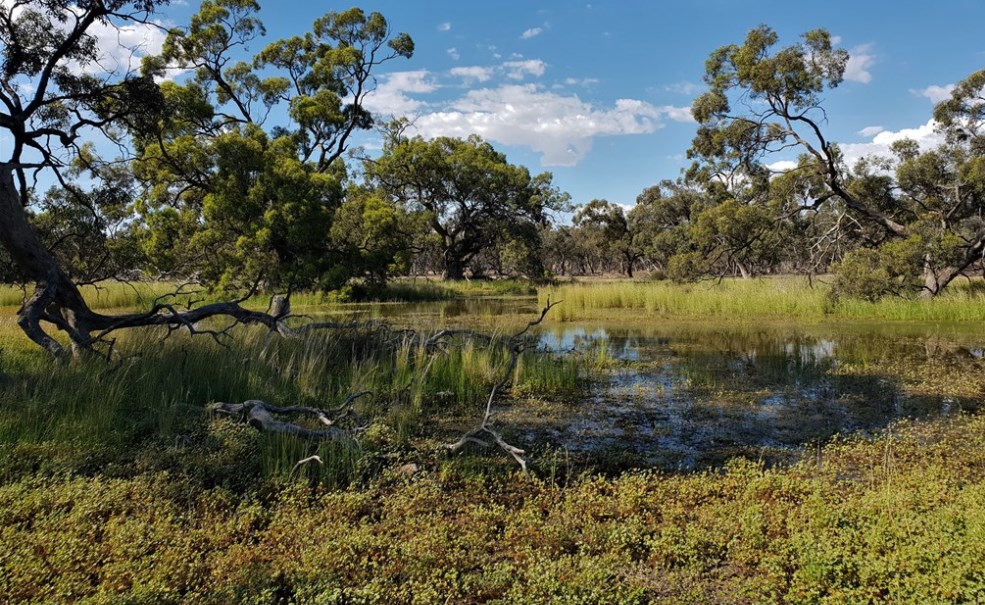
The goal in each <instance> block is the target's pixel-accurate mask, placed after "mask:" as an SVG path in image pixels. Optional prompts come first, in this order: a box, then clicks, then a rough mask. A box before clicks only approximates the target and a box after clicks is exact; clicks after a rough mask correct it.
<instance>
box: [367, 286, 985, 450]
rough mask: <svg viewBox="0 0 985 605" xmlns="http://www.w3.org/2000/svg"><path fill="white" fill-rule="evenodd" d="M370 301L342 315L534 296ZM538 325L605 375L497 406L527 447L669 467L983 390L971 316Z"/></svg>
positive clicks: (478, 314) (923, 408)
mask: <svg viewBox="0 0 985 605" xmlns="http://www.w3.org/2000/svg"><path fill="white" fill-rule="evenodd" d="M369 309H370V308H369V307H366V308H354V309H352V310H354V311H357V312H360V313H364V314H366V313H372V314H373V315H374V316H376V317H380V318H384V319H389V320H392V321H397V322H407V323H409V324H412V325H414V326H416V327H418V328H423V327H425V326H434V327H435V328H437V327H439V326H449V325H459V324H461V323H466V324H468V325H470V326H471V327H477V325H478V326H479V327H481V326H482V325H484V324H487V325H493V324H495V323H496V322H497V320H499V321H502V320H504V318H510V317H512V318H515V317H516V316H517V315H518V314H519V315H522V316H530V317H532V316H536V313H537V309H536V302H535V301H532V300H528V301H516V300H497V301H455V302H450V303H440V304H436V303H429V304H403V305H384V306H382V307H380V306H376V307H373V308H372V311H370V310H369ZM477 318H478V320H477ZM477 321H478V324H477V323H476V322H477ZM539 330H540V331H539V334H540V336H539V338H540V346H541V348H543V349H546V350H550V351H558V352H570V354H574V355H595V356H599V355H600V354H601V355H602V357H604V358H607V359H609V362H608V363H607V364H606V365H607V370H606V372H604V373H603V374H602V375H601V376H600V377H598V380H597V381H596V382H595V383H594V384H593V386H592V387H591V390H590V393H589V395H588V396H587V397H585V398H583V399H582V400H580V401H574V402H567V404H566V405H563V406H553V407H551V408H550V409H549V410H548V411H544V410H541V411H537V410H530V409H527V408H523V409H521V406H515V407H514V408H513V409H510V410H505V411H504V412H503V413H501V414H500V420H501V424H502V425H503V426H504V428H506V429H507V430H509V431H511V432H513V433H514V434H518V438H519V439H520V440H522V441H525V442H526V443H527V445H529V446H531V447H534V446H538V445H543V444H545V443H546V444H549V445H550V446H553V447H556V448H558V449H563V450H565V451H569V452H574V453H606V454H610V455H611V454H612V453H614V452H621V453H624V454H629V455H632V456H634V457H637V458H638V459H639V460H640V461H641V462H645V463H647V464H653V465H657V466H664V467H668V468H685V469H691V468H697V467H701V466H705V465H708V464H716V463H718V462H720V461H722V460H724V459H726V458H728V457H731V456H734V455H746V456H753V457H756V456H763V457H771V458H772V457H776V456H777V455H782V454H783V453H784V452H792V451H796V450H798V448H800V447H801V446H803V445H805V444H809V443H816V442H819V441H823V440H827V439H829V438H830V437H831V436H833V435H835V434H853V433H863V434H866V433H870V432H872V431H874V430H877V429H880V428H882V427H885V426H886V425H887V424H888V423H889V422H891V421H892V420H894V419H898V418H901V417H914V418H920V417H928V416H934V415H944V414H953V413H957V412H959V411H960V410H974V409H977V407H978V405H979V402H980V400H981V396H982V395H983V393H985V379H983V376H985V373H983V371H982V370H983V369H985V360H983V355H985V329H983V327H980V326H978V325H976V324H935V323H909V322H908V323H886V322H882V323H850V324H836V323H820V324H798V323H796V322H785V323H751V322H741V321H722V320H718V319H716V320H708V321H694V320H691V321H674V320H666V319H663V320H659V319H646V318H640V319H639V320H638V321H635V322H627V321H626V320H624V319H623V320H619V321H611V322H607V321H601V322H585V323H578V322H565V323H558V322H554V323H551V322H550V321H548V322H545V324H543V325H542V326H540V327H539ZM600 350H601V351H603V352H602V353H600Z"/></svg>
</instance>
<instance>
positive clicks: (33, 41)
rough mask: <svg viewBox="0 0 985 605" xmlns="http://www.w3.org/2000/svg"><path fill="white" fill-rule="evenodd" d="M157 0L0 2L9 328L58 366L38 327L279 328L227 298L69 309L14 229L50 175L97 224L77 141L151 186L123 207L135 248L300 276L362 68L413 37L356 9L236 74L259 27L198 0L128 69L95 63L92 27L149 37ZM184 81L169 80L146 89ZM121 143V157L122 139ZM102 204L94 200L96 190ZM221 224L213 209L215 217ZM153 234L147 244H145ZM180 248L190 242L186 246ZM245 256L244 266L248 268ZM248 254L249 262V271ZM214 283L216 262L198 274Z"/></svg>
mask: <svg viewBox="0 0 985 605" xmlns="http://www.w3.org/2000/svg"><path fill="white" fill-rule="evenodd" d="M162 4H165V2H164V0H161V1H158V0H129V1H127V0H72V1H71V2H70V1H68V0H44V1H41V0H22V1H16V2H5V3H0V70H2V74H0V75H2V77H0V130H2V134H3V136H5V137H7V138H9V140H10V141H12V142H11V144H10V146H9V147H7V146H5V147H4V155H3V157H0V243H2V244H3V247H4V248H5V249H6V250H7V252H8V254H9V256H10V259H11V261H12V262H13V263H14V264H15V265H16V266H17V267H18V268H19V272H20V275H21V276H22V277H23V279H25V280H27V281H29V282H33V284H34V290H33V292H32V293H31V294H30V296H28V297H27V299H26V300H25V301H24V305H23V306H22V308H21V310H20V312H19V318H18V323H19V324H20V326H21V327H22V329H23V330H24V331H25V333H26V334H27V335H28V336H29V337H30V338H31V339H32V340H33V341H34V342H36V343H37V344H39V345H41V346H42V347H44V348H45V349H47V350H48V351H50V352H51V353H52V354H55V355H59V356H60V355H62V354H63V353H64V347H63V345H62V344H61V343H60V342H59V341H58V340H57V339H55V338H53V337H52V336H51V335H50V334H49V333H48V330H49V329H51V328H52V327H54V328H56V329H60V330H64V331H65V332H66V333H67V334H68V337H69V339H70V340H71V342H72V344H73V346H74V348H76V349H92V348H93V347H94V346H95V345H97V344H98V343H100V342H103V339H104V338H105V337H107V336H108V335H109V334H110V333H112V332H113V331H115V330H119V329H123V328H128V327H135V326H147V325H165V326H170V327H185V328H187V329H189V330H191V331H195V330H198V329H199V328H197V327H196V325H197V322H199V321H200V320H203V319H207V318H209V317H214V316H226V317H229V318H231V319H232V320H233V321H234V322H257V323H263V324H265V325H267V326H269V327H271V328H276V327H277V322H278V319H279V318H278V317H276V316H274V315H270V314H266V313H259V312H254V311H249V310H247V309H244V308H243V307H242V306H240V304H239V301H232V302H225V303H212V304H207V305H203V306H200V307H196V308H193V309H186V310H179V309H176V308H175V307H173V306H171V305H168V304H164V303H160V304H155V305H154V306H153V307H152V308H150V309H148V310H147V311H145V312H140V313H128V314H123V315H109V314H104V313H99V312H96V311H93V310H92V309H90V308H89V306H88V305H87V304H86V302H85V300H84V299H83V297H82V295H81V294H80V291H79V288H78V287H77V284H76V282H75V281H74V280H73V271H72V270H71V269H69V268H68V267H67V266H66V264H65V263H70V262H71V259H68V258H65V257H59V256H58V255H57V254H56V253H55V252H53V251H52V250H51V249H50V248H49V246H48V245H46V242H45V241H43V239H42V237H41V236H40V234H39V232H38V231H37V229H36V225H35V224H33V223H32V221H31V219H30V214H31V213H30V210H29V206H30V204H31V202H32V190H33V187H34V185H35V183H36V182H37V179H38V178H44V175H46V174H47V175H51V178H53V179H55V181H56V182H58V183H59V184H60V185H61V186H62V187H63V189H64V191H65V192H67V197H65V196H63V199H62V200H61V201H60V202H59V203H60V204H62V205H64V204H66V203H67V202H68V201H71V202H72V203H77V204H80V205H82V207H88V208H91V209H92V211H93V212H94V213H98V212H104V213H105V211H106V209H107V208H109V206H107V205H103V206H102V209H100V208H99V207H96V206H98V205H99V203H98V202H97V201H95V200H94V198H93V197H92V196H87V195H82V194H81V191H80V187H78V186H77V185H76V184H74V183H73V182H71V179H70V176H69V175H68V173H67V169H68V168H69V167H70V165H71V164H72V163H73V162H75V161H77V160H79V159H80V158H81V159H82V160H83V163H84V165H85V168H86V169H87V170H90V171H91V172H92V174H93V175H94V176H95V178H96V180H97V188H98V187H99V186H100V184H101V183H105V181H104V180H103V179H104V176H106V175H107V172H106V170H107V169H108V167H109V166H111V165H112V163H107V162H102V161H100V160H99V158H98V157H96V156H95V155H94V153H93V152H92V151H91V150H89V149H87V148H86V147H85V142H86V141H87V140H89V139H101V140H103V141H104V142H107V141H108V142H109V143H110V144H111V143H117V145H118V146H119V147H120V148H122V149H123V150H124V151H132V152H134V153H135V154H136V155H137V156H138V160H139V161H138V164H137V165H138V167H139V168H138V170H137V173H138V176H139V177H140V179H142V181H143V182H144V183H147V184H148V185H151V186H152V188H151V190H150V194H149V195H148V196H146V198H144V199H142V200H140V204H138V206H137V207H136V210H138V211H139V212H140V213H141V215H142V216H144V217H146V220H147V224H146V226H147V227H148V228H147V229H145V235H146V232H149V233H150V234H151V235H150V237H147V238H145V246H149V247H151V248H154V247H155V246H156V247H157V248H158V249H160V250H165V249H176V248H181V249H183V252H182V253H178V252H175V253H174V256H175V257H176V261H175V262H178V258H177V257H181V256H189V255H191V254H192V252H196V253H197V254H198V255H199V256H200V257H202V258H210V257H211V258H215V257H217V256H218V257H221V259H222V263H239V264H240V266H242V267H245V268H246V269H248V270H250V271H251V272H253V273H254V275H253V276H252V277H253V278H254V279H260V278H268V279H273V280H275V281H277V282H278V283H285V284H287V285H288V286H289V285H290V284H291V283H293V282H294V281H295V280H298V279H301V278H308V277H309V276H311V275H313V274H315V273H316V272H317V269H315V268H313V265H315V264H317V260H316V257H317V255H318V254H319V253H320V252H322V249H323V245H322V244H321V243H319V238H321V241H326V240H327V239H328V226H329V217H330V216H332V214H333V213H334V211H335V208H336V207H337V205H338V203H339V202H340V200H341V193H340V192H341V179H342V171H341V169H340V167H339V163H338V161H337V160H338V158H339V157H341V155H342V154H343V153H344V152H345V150H346V148H347V146H348V142H349V139H350V136H351V135H352V133H353V132H355V131H356V130H358V129H362V128H366V127H368V126H370V125H371V123H372V118H371V116H369V114H368V113H367V112H366V111H365V110H364V109H363V108H362V101H363V100H364V99H365V96H366V94H368V92H369V90H370V88H371V86H372V75H371V72H372V69H373V68H374V67H376V66H377V65H379V64H380V63H381V62H383V61H387V60H389V59H391V58H396V57H407V56H410V54H411V53H412V51H413V43H412V42H411V40H410V38H409V37H407V36H406V35H404V34H400V35H396V36H391V35H390V31H389V27H388V25H387V23H386V20H385V19H384V18H383V17H382V16H380V15H378V14H376V13H374V14H371V15H365V14H364V13H363V12H362V11H359V10H358V9H353V10H350V11H346V12H343V13H329V14H328V15H326V16H325V17H323V18H322V19H319V20H318V21H317V22H316V23H315V27H314V29H313V31H312V32H311V33H309V34H306V35H304V36H301V37H295V38H290V39H288V40H282V41H280V42H276V43H274V44H272V45H270V46H268V47H267V48H266V49H264V50H263V51H261V53H260V54H258V55H257V56H256V57H255V58H254V59H253V60H252V61H251V62H247V61H236V60H234V59H233V54H234V53H235V52H238V51H239V50H240V49H242V47H243V46H244V45H245V44H247V43H249V42H251V41H253V40H254V39H255V38H256V37H257V36H259V35H260V34H261V33H262V32H263V26H262V24H261V23H260V22H259V20H258V19H257V18H256V17H255V13H256V11H257V9H258V5H257V4H256V3H255V2H251V1H249V0H206V1H205V2H203V3H202V4H201V7H200V10H199V12H198V13H197V14H196V15H195V16H194V17H193V18H192V21H191V24H190V25H189V26H188V27H187V28H176V29H174V30H172V31H171V32H170V33H169V34H168V37H167V42H166V44H165V48H164V53H163V55H162V56H161V57H159V58H152V59H149V60H147V61H146V62H145V65H144V69H143V71H142V73H135V71H134V70H131V69H127V68H124V69H122V70H117V71H116V72H112V73H107V72H106V71H105V70H103V69H102V66H101V65H100V56H101V50H100V47H99V40H98V39H97V37H96V33H97V28H98V29H99V30H102V29H105V28H119V27H123V26H128V25H133V24H134V23H135V22H140V23H143V24H146V25H147V26H148V27H149V26H152V23H153V20H154V11H155V9H157V8H158V7H159V6H161V5H162ZM169 68H183V69H191V70H193V75H192V77H191V79H190V80H188V81H187V82H185V83H183V84H179V83H175V82H164V83H162V84H161V85H160V86H159V85H158V84H157V83H156V82H155V77H158V78H160V77H163V76H165V75H168V74H173V73H174V72H169V71H167V70H168V69H169ZM280 104H283V105H285V106H287V107H288V110H287V112H288V115H289V117H290V120H289V121H288V123H287V125H282V126H281V127H279V128H276V127H274V128H270V129H267V130H265V128H264V125H263V124H264V120H263V117H264V116H266V115H267V114H268V112H273V110H274V108H275V106H278V105H280ZM128 133H129V134H132V135H133V136H134V137H135V138H136V144H135V145H134V146H133V148H132V149H130V148H128V147H127V146H126V144H127V142H128V139H127V138H126V135H127V134H128ZM104 199H106V198H105V196H104ZM227 212H228V214H227ZM155 238H157V239H156V240H155ZM186 242H189V243H192V244H193V245H195V246H200V249H199V250H197V251H194V250H192V251H191V252H189V250H190V247H188V246H185V245H184V244H185V243H186ZM256 259H258V260H256ZM255 260H256V262H255V264H254V261H255ZM214 273H215V274H217V275H220V276H221V275H223V274H226V271H225V268H224V267H223V266H222V264H221V263H219V264H218V265H217V268H216V269H214Z"/></svg>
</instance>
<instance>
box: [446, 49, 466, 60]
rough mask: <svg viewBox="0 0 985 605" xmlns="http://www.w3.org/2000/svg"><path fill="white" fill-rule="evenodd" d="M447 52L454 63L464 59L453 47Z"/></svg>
mask: <svg viewBox="0 0 985 605" xmlns="http://www.w3.org/2000/svg"><path fill="white" fill-rule="evenodd" d="M445 52H446V53H448V56H449V57H451V60H452V61H458V60H459V59H461V58H462V55H461V54H459V52H458V49H457V48H454V47H452V48H449V49H448V50H446V51H445Z"/></svg>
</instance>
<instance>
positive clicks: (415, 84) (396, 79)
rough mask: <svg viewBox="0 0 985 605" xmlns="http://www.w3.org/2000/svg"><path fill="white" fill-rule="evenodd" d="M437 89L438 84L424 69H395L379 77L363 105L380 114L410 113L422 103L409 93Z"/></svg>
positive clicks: (427, 91) (423, 92) (396, 114)
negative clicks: (378, 81) (379, 80)
mask: <svg viewBox="0 0 985 605" xmlns="http://www.w3.org/2000/svg"><path fill="white" fill-rule="evenodd" d="M437 89H438V85H437V84H436V83H435V82H434V78H433V77H432V75H431V73H430V72H429V71H427V70H426V69H419V70H415V71H395V72H392V73H389V74H387V75H386V76H384V77H383V78H381V82H380V84H379V85H378V86H377V87H376V90H374V91H373V92H371V93H370V94H368V95H366V100H365V102H364V103H363V106H364V107H366V109H368V110H370V111H372V112H374V113H378V114H382V115H395V116H400V115H410V114H413V113H416V112H418V110H420V109H421V107H423V105H424V102H423V101H420V100H418V99H415V98H412V97H410V96H409V95H410V94H426V93H430V92H434V91H435V90H437Z"/></svg>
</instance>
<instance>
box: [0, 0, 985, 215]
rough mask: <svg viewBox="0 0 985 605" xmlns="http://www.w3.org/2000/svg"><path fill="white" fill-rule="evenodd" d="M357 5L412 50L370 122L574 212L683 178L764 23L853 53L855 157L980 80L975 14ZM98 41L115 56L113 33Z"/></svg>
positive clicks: (179, 13)
mask: <svg viewBox="0 0 985 605" xmlns="http://www.w3.org/2000/svg"><path fill="white" fill-rule="evenodd" d="M4 1H5V0H0V2H4ZM260 3H261V5H262V11H261V14H260V16H261V18H262V20H263V21H264V23H265V24H266V26H267V30H268V36H267V38H268V39H269V40H273V39H276V38H279V37H284V36H290V35H295V34H299V33H302V32H304V31H306V30H307V29H308V28H309V27H310V25H311V22H312V21H313V20H314V19H315V18H316V17H318V16H320V15H321V14H323V13H324V12H325V11H328V10H343V9H346V8H348V7H349V6H351V4H349V3H344V4H336V3H326V2H313V1H307V0H305V1H302V0H282V1H280V2H271V1H269V0H260ZM197 6H198V2H197V1H196V0H188V2H184V1H179V2H178V3H176V4H173V5H172V6H171V7H168V8H167V9H166V11H165V14H164V16H163V17H164V18H165V19H166V20H167V21H168V22H169V23H172V24H178V25H180V24H185V23H187V22H188V19H189V17H190V16H191V15H192V14H193V12H194V11H195V10H196V9H197ZM359 6H360V7H362V8H363V9H364V10H366V11H374V10H375V11H379V12H381V13H383V14H384V15H385V16H386V17H387V19H388V20H389V21H390V23H391V25H392V27H393V29H394V31H405V32H407V33H409V34H410V35H411V36H412V37H413V38H414V41H415V43H416V47H417V50H416V52H415V55H414V57H413V58H412V59H410V60H398V61H394V62H391V63H389V64H387V66H386V69H385V70H383V71H381V72H380V77H379V88H378V90H377V92H376V94H375V95H374V97H373V98H372V99H371V100H370V103H369V104H370V107H371V109H373V110H374V111H377V112H379V113H382V114H384V115H388V114H397V115H401V114H403V115H407V116H408V117H410V118H411V119H413V120H414V123H415V127H416V128H417V129H418V131H419V132H420V133H421V134H424V135H425V136H437V135H454V136H467V135H468V134H469V133H471V132H477V133H478V134H480V135H482V136H483V137H484V138H486V139H487V140H489V141H491V142H492V143H493V144H494V145H496V147H497V148H499V149H501V150H503V151H504V152H506V153H507V155H508V157H509V159H510V161H512V162H514V163H520V164H524V165H526V166H528V167H529V168H530V170H531V171H532V172H540V171H542V170H548V171H551V172H552V173H553V174H554V177H555V178H554V180H555V183H556V184H557V185H558V186H559V187H560V188H561V189H562V190H564V191H567V192H569V193H570V194H571V196H572V200H573V201H574V202H576V203H585V202H587V201H589V200H591V199H593V198H605V199H608V200H610V201H613V202H617V203H621V204H627V205H628V204H632V203H633V201H634V200H635V198H636V196H637V195H638V194H639V193H640V192H641V191H642V190H643V189H644V188H645V187H647V186H650V185H653V184H655V183H657V182H659V181H660V180H661V179H668V178H670V179H672V178H675V177H676V176H678V174H679V172H680V169H681V168H682V167H683V166H684V164H685V159H684V153H685V151H686V149H687V147H688V145H689V143H690V140H691V137H692V135H693V132H694V128H695V125H694V123H693V122H692V121H690V114H689V112H688V109H687V108H688V107H689V105H690V103H691V101H692V100H693V99H694V98H695V96H697V95H698V94H700V91H701V88H702V86H701V77H702V74H703V64H704V61H705V59H706V58H707V56H708V54H709V53H710V52H711V51H712V50H714V49H715V48H717V47H719V46H722V45H725V44H729V43H739V42H741V41H742V39H743V38H744V36H745V34H746V32H747V31H748V30H749V29H750V28H752V27H755V26H757V25H759V24H762V23H765V24H767V25H770V26H771V27H773V28H774V29H776V30H777V32H778V33H779V34H780V44H781V45H785V44H787V43H792V42H794V41H796V39H797V37H798V36H799V34H801V33H803V32H805V31H807V30H809V29H813V28H816V27H824V28H827V29H828V30H829V31H830V32H831V33H832V34H833V35H834V36H836V38H837V40H838V41H839V43H840V46H842V47H843V48H846V49H847V50H849V52H850V53H851V54H852V57H853V58H852V61H851V63H850V65H849V69H848V71H847V74H846V81H845V82H844V83H843V84H842V85H841V86H840V87H839V88H837V89H836V90H833V91H830V93H829V94H828V95H827V99H826V102H825V107H826V109H827V111H828V119H829V121H828V124H827V125H826V132H827V134H828V136H829V138H831V139H833V140H835V141H837V142H839V143H841V144H843V146H844V148H845V150H846V152H847V155H849V157H859V156H861V155H863V154H865V153H871V152H878V151H879V150H881V149H885V148H886V146H887V145H888V143H889V142H891V141H892V140H894V139H895V138H899V137H901V136H904V135H909V136H912V137H914V138H917V139H918V140H920V141H921V142H922V143H923V144H924V145H932V144H933V143H934V141H935V135H934V133H933V125H932V124H931V123H930V122H929V120H930V115H931V111H932V109H933V102H932V101H933V100H934V99H939V98H940V96H941V95H942V94H945V93H946V90H947V88H946V87H947V86H948V85H951V84H953V83H954V82H956V81H958V80H960V79H962V78H964V77H965V76H967V75H968V74H970V73H971V72H973V71H975V70H977V69H980V68H982V67H983V66H985V37H983V36H982V35H981V25H982V24H983V23H985V2H982V1H981V0H976V1H970V0H944V1H939V2H917V1H910V0H901V1H897V2H888V1H887V2H883V1H878V2H877V1H865V0H855V1H853V2H846V1H843V0H829V1H828V2H825V3H811V4H810V5H808V4H807V3H791V2H789V1H787V2H776V1H755V0H748V1H746V2H737V1H734V0H732V1H724V0H691V1H690V2H657V1H649V2H647V1H643V0H624V1H601V0H593V1H590V2H586V1H585V0H579V1H574V0H543V1H541V2H534V1H520V0H500V1H496V2H492V1H486V2H479V1H466V0H456V1H451V0H426V1H425V0H368V1H366V2H362V3H360V4H359ZM805 7H806V8H805ZM133 36H139V32H134V33H133ZM106 38H107V41H108V43H109V46H112V41H114V40H115V39H116V34H115V32H114V33H113V34H112V35H111V34H107V36H106ZM155 44H156V45H157V46H158V47H159V40H151V41H149V42H148V44H147V45H146V47H147V48H148V50H153V47H154V46H155ZM262 45H263V42H259V43H257V44H256V48H254V49H251V50H253V51H257V50H259V49H260V48H261V47H262ZM368 145H369V148H370V149H372V145H373V141H372V140H369V141H368ZM777 159H778V160H781V159H782V158H777Z"/></svg>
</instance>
